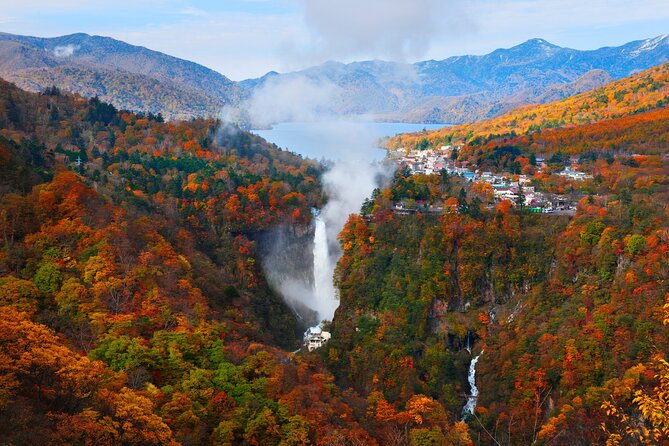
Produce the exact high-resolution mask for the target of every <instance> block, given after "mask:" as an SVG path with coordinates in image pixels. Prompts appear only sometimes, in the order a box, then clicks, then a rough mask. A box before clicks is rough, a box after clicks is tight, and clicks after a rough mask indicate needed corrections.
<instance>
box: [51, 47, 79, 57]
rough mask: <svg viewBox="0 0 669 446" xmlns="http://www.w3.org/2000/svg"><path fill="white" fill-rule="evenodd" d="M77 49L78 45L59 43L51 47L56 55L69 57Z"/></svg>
mask: <svg viewBox="0 0 669 446" xmlns="http://www.w3.org/2000/svg"><path fill="white" fill-rule="evenodd" d="M78 49H79V45H61V46H57V47H55V48H54V49H53V55H54V56H56V57H70V56H72V55H73V54H74V52H75V51H76V50H78Z"/></svg>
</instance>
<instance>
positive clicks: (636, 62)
mask: <svg viewBox="0 0 669 446" xmlns="http://www.w3.org/2000/svg"><path fill="white" fill-rule="evenodd" d="M666 61H669V38H668V37H667V36H666V35H663V36H658V37H655V38H652V39H646V40H639V41H635V42H630V43H627V44H625V45H622V46H619V47H606V48H600V49H597V50H592V51H579V50H574V49H570V48H562V47H559V46H557V45H553V44H551V43H549V42H547V41H545V40H543V39H531V40H528V41H527V42H524V43H522V44H520V45H517V46H514V47H512V48H508V49H498V50H495V51H493V52H491V53H490V54H486V55H482V56H471V55H470V56H456V57H450V58H448V59H444V60H428V61H422V62H417V63H414V64H407V63H398V62H388V61H380V60H373V61H361V62H353V63H349V64H344V63H340V62H326V63H324V64H322V65H318V66H314V67H310V68H306V69H304V70H301V71H296V72H290V73H283V74H280V73H277V72H274V71H271V72H269V73H267V74H266V75H264V76H262V77H260V78H256V79H248V80H244V81H241V82H233V81H231V80H230V79H228V78H226V77H225V76H223V75H221V74H219V73H217V72H215V71H213V70H211V69H209V68H206V67H203V66H202V65H198V64H196V63H193V62H189V61H186V60H183V59H179V58H176V57H172V56H168V55H166V54H163V53H160V52H157V51H152V50H149V49H147V48H143V47H139V46H134V45H129V44H127V43H125V42H121V41H119V40H115V39H112V38H109V37H100V36H90V35H87V34H72V35H67V36H62V37H54V38H40V37H29V36H17V35H12V34H5V33H0V77H3V78H5V79H7V80H9V81H11V82H14V83H16V84H17V85H18V86H20V87H21V88H25V89H27V90H31V91H43V90H44V89H45V88H47V87H50V86H52V85H55V86H57V87H59V88H61V89H63V90H67V91H71V92H74V93H79V94H81V95H83V96H86V97H91V96H98V97H100V98H101V99H102V100H104V101H108V102H110V103H112V104H114V105H115V106H116V107H118V108H121V109H130V110H137V111H145V112H152V113H154V114H156V113H159V112H160V113H162V114H163V115H164V116H165V117H167V118H170V119H174V118H180V119H184V118H185V119H189V118H192V117H198V116H216V115H217V114H218V113H219V111H220V109H221V108H222V107H223V106H225V105H233V106H238V107H242V108H243V107H244V106H245V103H244V100H245V99H248V98H251V97H253V95H255V94H256V93H258V92H259V91H260V90H263V89H265V88H266V87H272V86H277V85H282V84H283V83H285V82H291V81H294V80H305V79H306V80H307V81H310V82H312V83H314V84H316V85H326V86H330V87H334V88H333V89H332V90H333V91H335V92H336V93H337V97H336V100H333V101H331V103H330V104H328V107H329V109H328V110H326V111H329V112H332V113H337V114H370V115H374V116H375V117H376V118H377V119H383V120H396V121H412V122H448V123H453V124H457V123H463V122H471V121H479V120H483V119H488V118H491V117H494V116H498V115H499V114H502V113H504V112H506V111H508V110H510V109H512V108H514V107H517V106H521V105H526V104H531V103H546V102H550V101H552V100H555V99H559V98H560V97H566V96H569V95H572V94H576V93H580V92H583V91H586V90H587V89H589V88H595V87H599V86H602V85H604V84H605V83H606V82H608V81H609V80H610V79H609V78H608V76H607V74H608V75H609V76H611V77H612V78H613V79H619V78H622V77H625V76H628V75H630V74H633V73H635V72H638V71H642V70H645V69H647V68H650V67H652V66H655V65H658V64H661V63H664V62H666ZM268 92H269V93H271V89H270V90H269V91H268Z"/></svg>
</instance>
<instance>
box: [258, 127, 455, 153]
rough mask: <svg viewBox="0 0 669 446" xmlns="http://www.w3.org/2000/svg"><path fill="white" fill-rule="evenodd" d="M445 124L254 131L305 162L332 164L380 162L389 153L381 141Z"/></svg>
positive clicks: (282, 128)
mask: <svg viewBox="0 0 669 446" xmlns="http://www.w3.org/2000/svg"><path fill="white" fill-rule="evenodd" d="M444 126H445V124H408V123H401V122H370V121H336V120H335V121H323V122H320V121H317V122H286V123H282V124H276V125H275V126H274V127H272V128H271V129H268V130H252V132H253V133H255V134H257V135H259V136H262V137H263V138H265V139H266V140H267V141H270V142H273V143H274V144H276V145H277V146H279V147H281V148H282V149H286V150H290V151H291V152H295V153H298V154H300V155H302V156H304V157H306V158H312V159H318V160H320V159H329V160H338V159H341V160H360V161H380V160H382V159H383V158H385V156H386V151H385V150H382V149H380V148H379V144H378V142H379V140H381V139H382V138H385V137H389V136H395V135H397V134H399V133H409V132H418V131H421V130H423V129H426V130H434V129H438V128H441V127H444Z"/></svg>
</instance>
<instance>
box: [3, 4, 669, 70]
mask: <svg viewBox="0 0 669 446" xmlns="http://www.w3.org/2000/svg"><path fill="white" fill-rule="evenodd" d="M0 31H4V32H9V33H15V34H26V35H37V36H57V35H63V34H70V33H75V32H86V33H89V34H97V35H105V36H111V37H114V38H118V39H121V40H124V41H126V42H129V43H132V44H136V45H142V46H146V47H148V48H151V49H155V50H158V51H162V52H165V53H168V54H171V55H174V56H178V57H182V58H184V59H189V60H193V61H195V62H198V63H201V64H203V65H206V66H208V67H210V68H213V69H215V70H217V71H219V72H221V73H223V74H225V75H226V76H228V77H231V78H232V79H235V80H240V79H244V78H248V77H256V76H260V75H262V74H264V73H265V72H267V71H269V70H276V71H289V70H294V69H299V68H303V67H306V66H309V65H313V64H317V63H321V62H324V61H326V60H340V61H344V62H349V61H353V60H363V59H372V58H376V59H386V60H399V61H415V60H422V59H443V58H446V57H449V56H454V55H462V54H484V53H487V52H490V51H492V50H494V49H496V48H499V47H510V46H513V45H516V44H518V43H520V42H523V41H525V40H527V39H530V38H533V37H541V38H544V39H546V40H548V41H550V42H552V43H555V44H557V45H561V46H568V47H572V48H578V49H594V48H599V47H602V46H612V45H619V44H622V43H625V42H628V41H631V40H639V39H644V38H648V37H654V36H657V35H660V34H665V33H669V3H668V1H667V0H637V1H627V0H543V1H538V0H220V1H214V0H208V1H187V0H143V1H142V0H134V1H130V0H115V1H108V0H107V1H104V2H102V1H94V0H59V1H56V0H23V1H20V0H0Z"/></svg>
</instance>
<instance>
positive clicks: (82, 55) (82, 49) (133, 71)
mask: <svg viewBox="0 0 669 446" xmlns="http://www.w3.org/2000/svg"><path fill="white" fill-rule="evenodd" d="M0 77H3V78H5V79H7V80H9V81H11V82H14V83H16V84H17V85H18V86H20V87H22V88H25V89H27V90H31V91H42V90H44V89H45V88H47V87H49V86H52V85H55V86H57V87H59V88H61V89H64V90H68V91H72V92H76V93H80V94H82V95H84V96H96V95H97V96H99V97H100V98H101V99H103V100H106V101H109V102H110V103H112V104H114V105H115V106H117V107H118V108H121V109H131V110H141V111H149V112H152V113H158V112H161V113H163V114H164V115H165V116H166V117H168V118H190V117H194V116H212V115H216V114H217V113H218V111H219V110H220V108H221V106H222V105H224V104H227V103H230V102H233V101H235V100H236V98H237V97H238V95H239V91H238V90H239V89H238V87H237V86H236V84H235V83H234V82H233V81H231V80H230V79H228V78H226V77H225V76H223V75H221V74H219V73H217V72H216V71H213V70H211V69H209V68H206V67H203V66H202V65H198V64H196V63H193V62H189V61H186V60H183V59H179V58H176V57H172V56H168V55H166V54H163V53H160V52H157V51H152V50H149V49H147V48H144V47H140V46H134V45H129V44H127V43H125V42H121V41H119V40H115V39H112V38H109V37H100V36H90V35H87V34H72V35H67V36H62V37H54V38H40V37H28V36H17V35H12V34H6V33H0Z"/></svg>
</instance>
